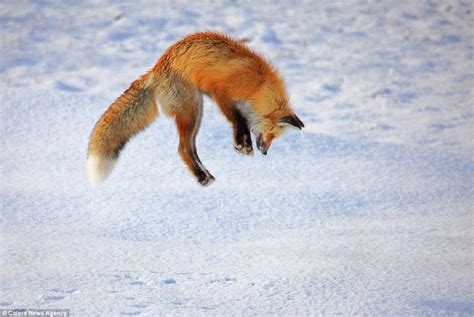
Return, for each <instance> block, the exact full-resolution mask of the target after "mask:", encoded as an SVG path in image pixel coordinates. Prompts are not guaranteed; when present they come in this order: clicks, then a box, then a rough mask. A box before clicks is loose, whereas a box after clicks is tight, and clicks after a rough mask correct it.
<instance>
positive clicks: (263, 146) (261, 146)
mask: <svg viewBox="0 0 474 317" xmlns="http://www.w3.org/2000/svg"><path fill="white" fill-rule="evenodd" d="M270 145H272V143H271V142H270V143H265V140H264V139H263V135H262V134H259V135H258V136H257V149H258V150H259V151H260V152H261V153H262V154H263V155H267V153H268V149H270Z"/></svg>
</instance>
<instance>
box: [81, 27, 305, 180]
mask: <svg viewBox="0 0 474 317" xmlns="http://www.w3.org/2000/svg"><path fill="white" fill-rule="evenodd" d="M202 94H207V95H209V96H210V97H212V98H213V99H214V100H215V101H216V103H217V105H218V106H219V108H220V109H221V110H222V112H223V114H224V115H225V117H226V118H227V119H228V120H229V121H230V122H231V124H232V126H233V129H234V142H235V147H236V149H237V150H238V151H239V152H241V153H244V154H251V153H252V152H253V149H252V143H251V137H250V134H249V133H250V130H251V131H252V132H253V133H254V134H255V136H256V137H257V146H258V148H259V149H260V150H261V151H262V153H264V154H266V152H267V151H268V148H269V146H270V144H271V142H272V140H273V139H274V138H276V137H278V136H280V135H281V134H282V133H283V132H284V130H285V128H284V126H283V124H282V118H285V117H286V118H289V117H291V116H295V115H294V113H293V111H292V110H291V108H290V106H289V105H288V97H287V94H286V89H285V84H284V82H283V80H282V78H281V76H280V75H279V74H278V72H277V71H276V70H275V68H274V67H272V65H271V64H269V63H268V62H267V61H265V59H263V58H262V57H261V56H260V55H258V54H257V53H255V52H253V51H252V50H250V49H249V48H248V47H247V46H246V45H244V44H243V43H241V42H239V41H236V40H234V39H232V38H230V37H228V36H226V35H224V34H221V33H216V32H198V33H194V34H191V35H188V36H186V37H184V38H183V39H181V40H180V41H178V42H176V43H175V44H173V45H172V46H171V47H170V48H168V50H167V51H166V52H165V53H164V54H163V56H162V57H161V58H160V59H159V60H158V62H157V63H156V65H155V66H154V67H153V69H152V70H151V71H150V72H149V73H147V74H146V75H144V76H142V77H141V78H140V79H138V80H137V81H135V82H134V83H133V84H132V85H131V87H130V88H129V89H128V90H127V91H125V92H124V93H123V94H122V96H121V97H119V98H118V99H117V100H116V101H115V102H114V103H113V104H112V105H111V106H110V108H109V109H108V110H107V111H106V112H105V113H104V115H103V116H102V117H101V118H100V119H99V121H98V122H97V124H96V126H95V128H94V130H93V132H92V135H91V140H90V143H89V156H91V155H93V156H95V157H100V158H106V159H115V158H117V157H118V155H119V152H120V150H121V149H122V147H123V146H124V145H125V143H126V142H127V141H128V139H129V138H130V137H131V136H133V135H134V134H136V133H137V132H139V131H140V130H142V129H144V128H145V127H146V126H148V125H149V124H150V123H151V122H152V121H153V120H154V118H155V117H156V116H157V115H158V109H157V107H156V102H155V97H156V98H157V99H158V101H159V103H160V105H161V107H162V109H163V111H164V112H165V114H167V115H169V116H173V117H175V121H176V125H177V128H178V133H179V135H180V145H179V149H178V150H179V154H180V156H181V158H182V159H183V161H184V163H185V164H186V166H187V167H188V168H189V169H190V170H191V172H192V173H193V174H194V175H195V176H196V178H197V179H198V181H199V182H200V183H201V184H202V185H208V184H210V182H212V181H213V180H214V177H213V176H212V175H211V174H210V173H209V172H208V171H207V170H206V169H205V167H204V166H203V164H202V163H201V161H200V159H199V157H198V155H197V151H196V146H195V137H196V134H197V132H198V130H199V126H200V120H201V116H202ZM295 117H296V116H295ZM283 121H284V120H283ZM285 122H287V123H288V122H290V124H292V125H295V126H297V127H299V128H301V127H302V126H303V124H302V122H301V121H300V120H299V119H298V120H297V121H294V120H293V121H292V120H286V121H285ZM292 122H297V123H292ZM92 169H93V168H92ZM90 172H91V171H90ZM92 172H93V171H92Z"/></svg>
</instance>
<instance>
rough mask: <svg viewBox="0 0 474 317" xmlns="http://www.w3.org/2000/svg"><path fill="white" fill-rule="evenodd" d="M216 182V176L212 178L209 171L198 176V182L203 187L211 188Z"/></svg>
mask: <svg viewBox="0 0 474 317" xmlns="http://www.w3.org/2000/svg"><path fill="white" fill-rule="evenodd" d="M215 180H216V179H215V178H214V176H212V175H211V173H209V172H208V171H205V172H203V173H201V174H200V175H199V176H198V182H199V184H201V185H202V186H209V185H211V184H212V183H214V181H215Z"/></svg>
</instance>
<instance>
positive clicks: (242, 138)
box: [232, 109, 253, 155]
mask: <svg viewBox="0 0 474 317" xmlns="http://www.w3.org/2000/svg"><path fill="white" fill-rule="evenodd" d="M232 116H233V117H234V120H235V123H236V125H235V126H234V148H235V150H236V151H237V152H239V153H242V154H247V155H251V154H253V148H252V137H251V136H250V130H249V127H248V124H247V120H246V119H245V118H244V116H242V114H241V113H240V111H239V110H237V109H234V110H233V111H232Z"/></svg>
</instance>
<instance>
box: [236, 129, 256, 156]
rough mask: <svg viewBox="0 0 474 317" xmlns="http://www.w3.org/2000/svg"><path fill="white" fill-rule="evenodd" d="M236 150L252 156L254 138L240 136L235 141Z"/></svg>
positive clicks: (246, 135)
mask: <svg viewBox="0 0 474 317" xmlns="http://www.w3.org/2000/svg"><path fill="white" fill-rule="evenodd" d="M234 149H235V150H236V151H237V152H239V153H241V154H244V155H252V154H253V147H252V138H251V137H250V134H243V135H238V136H237V137H236V138H235V140H234Z"/></svg>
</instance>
